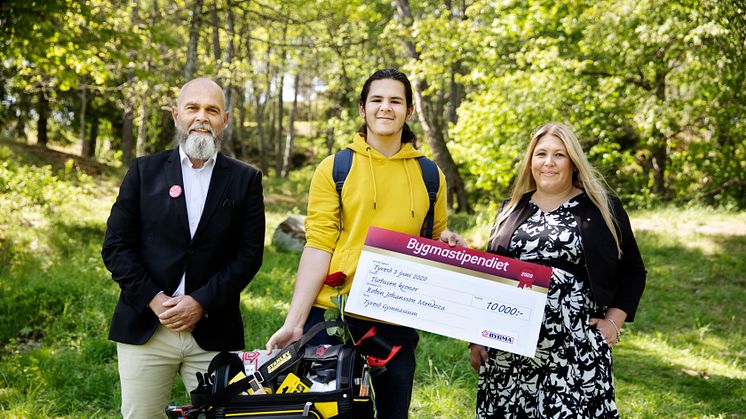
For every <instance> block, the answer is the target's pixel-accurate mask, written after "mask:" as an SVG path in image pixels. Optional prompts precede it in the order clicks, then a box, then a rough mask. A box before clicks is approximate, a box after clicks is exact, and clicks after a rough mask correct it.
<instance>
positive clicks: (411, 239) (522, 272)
mask: <svg viewBox="0 0 746 419" xmlns="http://www.w3.org/2000/svg"><path fill="white" fill-rule="evenodd" d="M365 245H366V246H370V247H377V248H379V249H385V250H391V251H393V252H397V253H402V254H405V255H409V256H414V257H417V258H421V259H427V260H432V261H434V262H441V263H445V264H448V265H452V266H460V267H463V268H467V269H471V270H473V271H479V272H484V273H486V274H490V275H495V276H499V277H502V278H506V279H512V280H514V281H517V282H518V285H517V287H519V288H531V287H532V286H533V285H536V286H539V287H543V288H549V280H550V278H551V277H552V268H550V267H548V266H544V265H538V264H536V263H529V262H524V261H522V260H518V259H512V258H509V257H505V256H498V255H495V254H492V253H487V252H481V251H479V250H474V249H469V248H466V247H461V246H455V247H451V246H449V245H448V244H446V243H443V242H439V241H436V240H430V239H425V238H422V237H418V236H412V235H409V234H404V233H399V232H396V231H391V230H386V229H383V228H379V227H369V228H368V235H367V237H366V238H365Z"/></svg>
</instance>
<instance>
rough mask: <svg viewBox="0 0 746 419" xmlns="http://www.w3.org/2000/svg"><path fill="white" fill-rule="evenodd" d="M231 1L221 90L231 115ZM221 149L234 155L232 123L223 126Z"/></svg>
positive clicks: (232, 16)
mask: <svg viewBox="0 0 746 419" xmlns="http://www.w3.org/2000/svg"><path fill="white" fill-rule="evenodd" d="M232 3H233V2H232V1H231V0H228V1H227V2H226V4H227V7H226V9H227V18H226V24H227V28H226V32H227V34H226V37H227V44H226V46H225V58H224V60H223V65H224V66H225V68H227V69H228V77H227V79H226V80H225V84H224V86H223V90H224V91H225V110H226V111H228V112H231V115H233V112H234V109H233V70H232V63H233V54H234V52H233V51H234V50H233V37H234V35H235V30H234V28H235V16H234V13H233V4H232ZM232 120H234V118H231V119H230V120H229V121H232ZM223 146H224V147H223V149H224V150H225V152H226V154H228V155H229V156H235V155H236V145H235V144H234V142H233V124H232V123H230V122H229V123H228V126H226V127H225V131H224V132H223Z"/></svg>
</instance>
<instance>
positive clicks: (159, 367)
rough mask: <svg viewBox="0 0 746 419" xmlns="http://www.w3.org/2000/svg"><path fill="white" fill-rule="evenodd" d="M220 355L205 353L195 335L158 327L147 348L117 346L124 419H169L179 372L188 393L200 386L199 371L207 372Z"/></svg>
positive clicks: (119, 344) (118, 344) (123, 344)
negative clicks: (166, 418)
mask: <svg viewBox="0 0 746 419" xmlns="http://www.w3.org/2000/svg"><path fill="white" fill-rule="evenodd" d="M217 353H218V352H211V351H205V350H203V349H202V348H200V347H199V345H197V342H196V341H195V340H194V338H193V337H192V334H191V333H179V332H173V331H171V330H170V329H168V328H166V327H165V326H163V325H158V328H157V329H156V331H155V333H154V334H153V336H152V337H151V338H150V340H148V341H147V342H146V343H145V344H144V345H129V344H126V343H119V342H118V343H117V356H118V358H119V381H120V383H121V385H122V410H121V411H122V416H123V417H124V418H125V419H130V418H133V419H134V418H136V419H141V418H165V417H166V414H165V408H166V406H167V405H168V402H169V401H170V400H171V387H172V386H173V383H174V378H175V377H176V374H177V373H178V374H179V375H181V380H182V381H183V382H184V387H186V389H187V391H191V390H193V389H194V388H196V387H197V377H196V373H197V371H201V372H206V371H207V367H208V366H209V365H210V361H211V360H212V358H213V357H214V356H215V355H216V354H217Z"/></svg>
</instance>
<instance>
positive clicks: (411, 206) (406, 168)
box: [402, 159, 414, 218]
mask: <svg viewBox="0 0 746 419" xmlns="http://www.w3.org/2000/svg"><path fill="white" fill-rule="evenodd" d="M402 163H404V171H405V172H407V185H408V186H409V211H410V212H411V213H412V218H414V193H413V192H412V178H411V177H410V176H409V166H408V165H407V159H404V160H402Z"/></svg>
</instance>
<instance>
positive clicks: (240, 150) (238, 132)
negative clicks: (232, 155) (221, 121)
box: [233, 86, 248, 159]
mask: <svg viewBox="0 0 746 419" xmlns="http://www.w3.org/2000/svg"><path fill="white" fill-rule="evenodd" d="M234 89H235V90H236V92H235V93H236V106H235V109H236V112H234V117H235V118H234V120H235V121H236V125H235V127H234V130H233V132H234V134H233V140H234V141H233V149H234V150H235V152H236V157H237V158H239V159H246V158H247V155H248V153H247V149H246V147H245V144H244V143H245V140H244V123H246V99H245V96H244V95H246V92H245V91H242V90H241V89H239V88H238V87H237V86H236V87H234Z"/></svg>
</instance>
